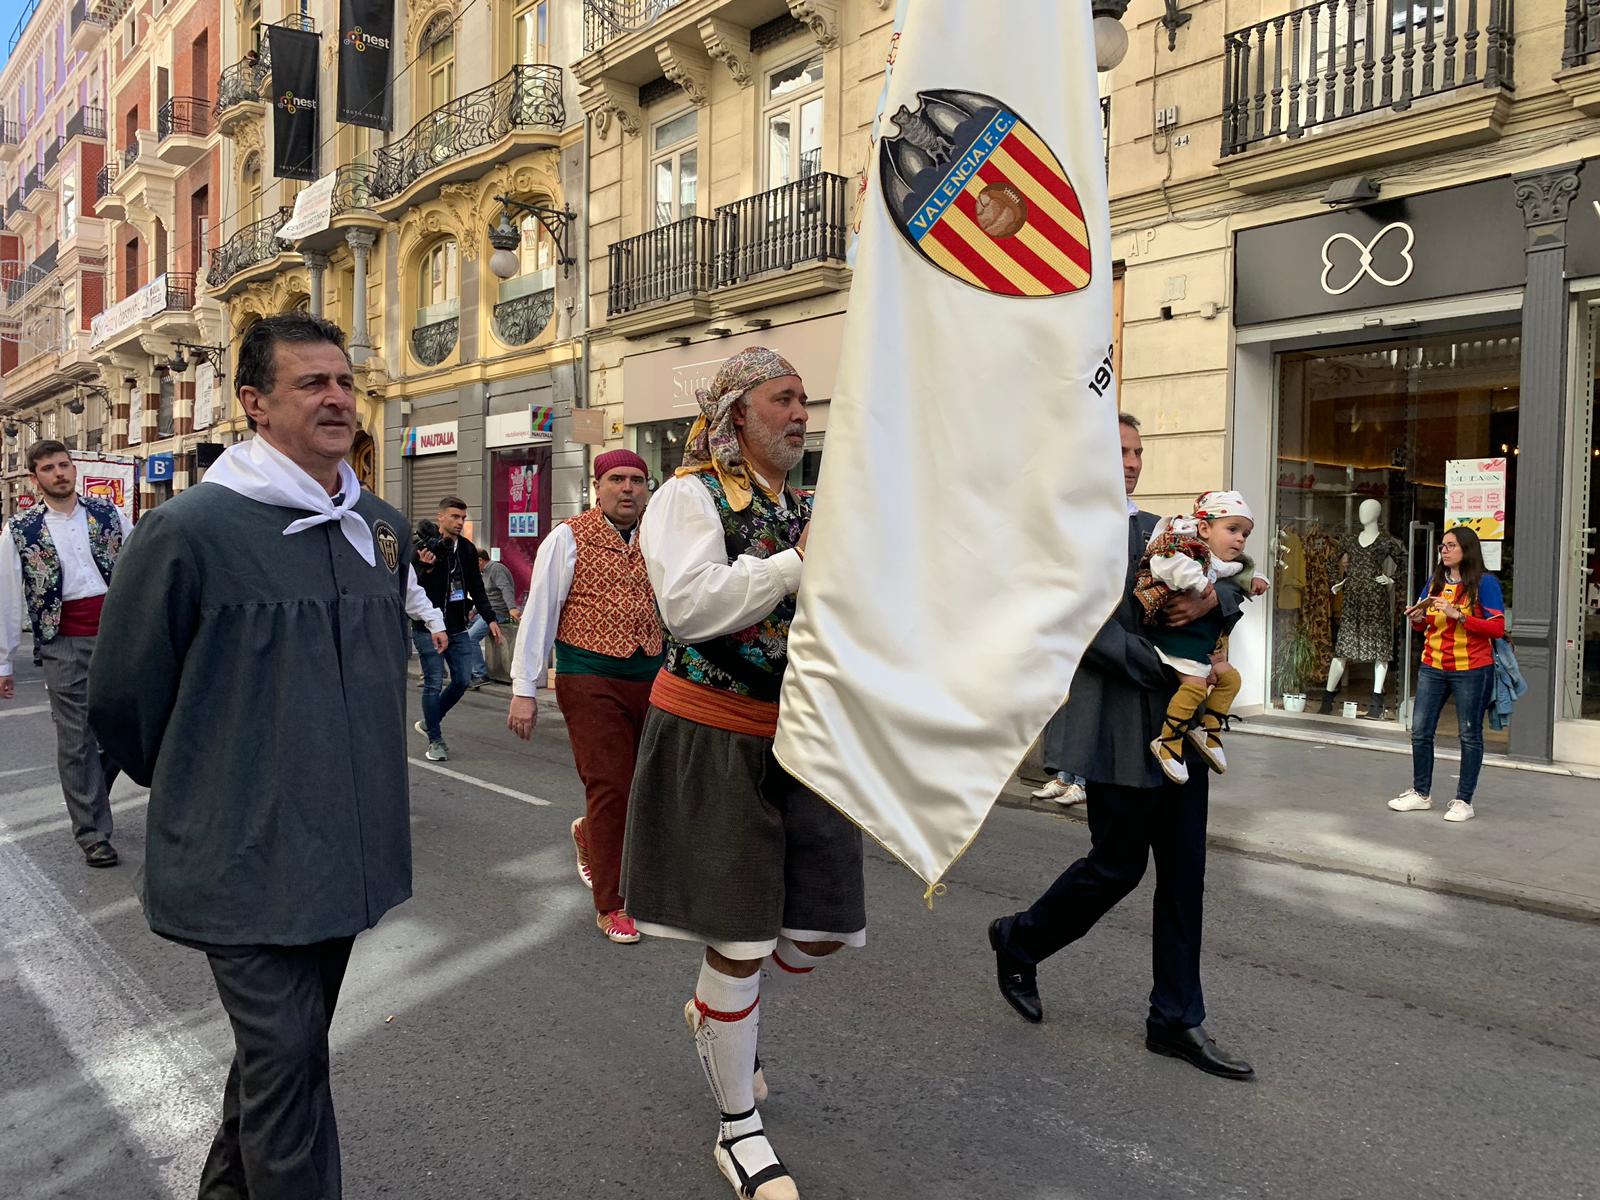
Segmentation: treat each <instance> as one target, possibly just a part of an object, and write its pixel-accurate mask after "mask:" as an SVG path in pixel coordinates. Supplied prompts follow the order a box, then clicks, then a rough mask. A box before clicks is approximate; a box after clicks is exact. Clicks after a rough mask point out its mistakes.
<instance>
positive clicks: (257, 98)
mask: <svg viewBox="0 0 1600 1200" xmlns="http://www.w3.org/2000/svg"><path fill="white" fill-rule="evenodd" d="M268 74H269V64H268V62H267V59H266V56H265V55H264V54H259V53H252V54H250V55H247V56H246V57H244V58H243V59H241V60H240V61H238V62H236V63H234V64H233V66H231V67H228V68H227V69H226V70H224V71H223V72H222V74H221V75H219V76H217V102H216V104H215V105H214V106H213V107H214V111H215V112H216V114H217V115H218V116H221V115H222V114H223V113H224V112H226V111H227V110H228V109H230V108H232V107H233V106H234V105H236V104H258V103H260V102H261V89H262V88H263V87H265V86H266V83H267V75H268Z"/></svg>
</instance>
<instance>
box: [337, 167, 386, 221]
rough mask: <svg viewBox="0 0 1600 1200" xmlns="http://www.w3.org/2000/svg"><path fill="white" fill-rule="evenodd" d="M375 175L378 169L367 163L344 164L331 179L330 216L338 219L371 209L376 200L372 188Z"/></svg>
mask: <svg viewBox="0 0 1600 1200" xmlns="http://www.w3.org/2000/svg"><path fill="white" fill-rule="evenodd" d="M377 173H378V168H377V167H375V166H371V165H370V164H367V163H346V164H345V165H344V166H342V167H340V168H339V170H338V173H337V174H336V175H335V176H334V179H333V203H332V206H331V208H330V209H329V213H330V215H331V216H335V217H338V216H343V215H344V214H345V213H348V212H360V211H362V210H363V209H369V208H371V207H372V202H373V200H374V199H376V197H375V196H374V195H373V191H372V188H373V181H374V179H375V178H376V177H377Z"/></svg>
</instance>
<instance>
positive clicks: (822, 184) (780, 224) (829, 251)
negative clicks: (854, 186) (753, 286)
mask: <svg viewBox="0 0 1600 1200" xmlns="http://www.w3.org/2000/svg"><path fill="white" fill-rule="evenodd" d="M848 189H849V180H847V179H845V177H844V176H842V175H833V174H830V173H828V172H819V173H817V174H815V175H810V176H807V177H805V178H802V179H797V180H795V181H794V182H793V183H786V184H784V185H783V186H782V187H776V188H773V189H772V190H771V191H768V192H762V193H761V194H760V195H759V196H750V197H748V198H747V199H744V200H736V201H735V202H734V203H732V204H725V205H723V206H722V207H721V208H719V209H717V286H718V287H730V286H732V285H734V284H738V283H744V282H745V281H746V280H750V279H754V278H756V277H757V276H758V275H765V274H767V273H768V272H771V271H787V270H788V269H789V268H791V267H796V266H799V265H800V264H801V263H808V262H829V261H836V262H843V261H844V248H845V241H846V239H847V235H848V232H849V226H850V211H849V208H848V206H847V204H846V202H845V197H846V196H847V195H848Z"/></svg>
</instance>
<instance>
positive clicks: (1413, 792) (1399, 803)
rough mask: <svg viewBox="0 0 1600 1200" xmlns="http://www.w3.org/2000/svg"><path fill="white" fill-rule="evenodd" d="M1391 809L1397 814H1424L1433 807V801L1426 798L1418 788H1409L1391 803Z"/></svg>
mask: <svg viewBox="0 0 1600 1200" xmlns="http://www.w3.org/2000/svg"><path fill="white" fill-rule="evenodd" d="M1389 807H1390V808H1392V809H1394V811H1395V812H1422V811H1424V810H1425V809H1430V808H1432V807H1433V799H1432V797H1430V796H1424V795H1423V794H1422V793H1421V792H1419V791H1417V789H1416V788H1407V789H1406V790H1405V791H1403V792H1401V793H1400V794H1399V795H1398V796H1396V797H1395V798H1394V799H1393V800H1391V801H1389Z"/></svg>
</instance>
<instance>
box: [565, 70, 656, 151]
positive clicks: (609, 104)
mask: <svg viewBox="0 0 1600 1200" xmlns="http://www.w3.org/2000/svg"><path fill="white" fill-rule="evenodd" d="M578 103H579V104H581V105H582V106H583V111H584V112H586V113H588V114H589V116H590V118H591V119H592V120H593V122H594V134H595V137H597V138H599V139H600V140H601V141H602V142H603V141H605V140H606V138H607V137H608V136H610V133H611V125H612V122H613V121H615V122H616V124H617V125H618V127H620V128H621V130H622V132H623V133H625V134H627V135H628V136H629V137H638V136H639V129H640V127H641V126H640V122H639V89H638V88H636V87H634V86H632V85H630V84H626V83H619V82H617V81H616V80H613V79H601V80H598V81H597V82H596V83H595V84H594V85H593V86H592V87H587V88H584V89H583V91H581V92H580V93H578Z"/></svg>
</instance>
